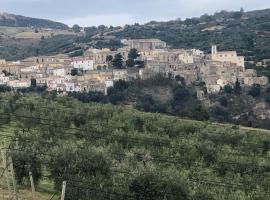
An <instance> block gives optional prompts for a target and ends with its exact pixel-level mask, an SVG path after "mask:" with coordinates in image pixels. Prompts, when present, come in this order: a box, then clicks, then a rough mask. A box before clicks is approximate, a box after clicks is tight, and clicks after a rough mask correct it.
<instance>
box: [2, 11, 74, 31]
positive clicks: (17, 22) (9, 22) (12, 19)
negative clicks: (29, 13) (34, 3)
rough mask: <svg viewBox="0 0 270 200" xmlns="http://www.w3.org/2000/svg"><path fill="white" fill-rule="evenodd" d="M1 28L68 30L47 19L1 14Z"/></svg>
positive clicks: (65, 26)
mask: <svg viewBox="0 0 270 200" xmlns="http://www.w3.org/2000/svg"><path fill="white" fill-rule="evenodd" d="M0 26H7V27H34V28H52V29H68V28H69V27H68V26H67V25H66V24H63V23H60V22H54V21H51V20H46V19H37V18H31V17H24V16H21V15H14V14H9V13H0Z"/></svg>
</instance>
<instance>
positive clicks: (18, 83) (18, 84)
mask: <svg viewBox="0 0 270 200" xmlns="http://www.w3.org/2000/svg"><path fill="white" fill-rule="evenodd" d="M7 85H8V86H9V87H12V88H28V87H31V80H30V79H20V80H11V81H8V82H7Z"/></svg>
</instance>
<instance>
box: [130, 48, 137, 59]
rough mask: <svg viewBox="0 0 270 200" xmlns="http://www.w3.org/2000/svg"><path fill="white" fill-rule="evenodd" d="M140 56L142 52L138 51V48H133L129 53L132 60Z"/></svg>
mask: <svg viewBox="0 0 270 200" xmlns="http://www.w3.org/2000/svg"><path fill="white" fill-rule="evenodd" d="M138 57H140V54H139V53H138V50H137V49H131V50H130V52H129V54H128V58H129V59H131V60H135V59H137V58H138Z"/></svg>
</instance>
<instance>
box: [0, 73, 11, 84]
mask: <svg viewBox="0 0 270 200" xmlns="http://www.w3.org/2000/svg"><path fill="white" fill-rule="evenodd" d="M8 81H9V77H8V76H5V74H0V85H6V84H7V82H8Z"/></svg>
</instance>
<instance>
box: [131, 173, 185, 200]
mask: <svg viewBox="0 0 270 200" xmlns="http://www.w3.org/2000/svg"><path fill="white" fill-rule="evenodd" d="M129 190H130V192H132V193H133V194H134V195H135V199H136V200H163V199H170V200H187V199H188V193H187V191H186V189H185V188H184V187H183V186H182V185H180V184H179V183H177V182H176V181H168V180H162V179H161V178H159V177H158V176H157V175H156V174H154V173H152V172H147V173H145V174H142V175H139V176H137V177H136V178H135V179H134V180H133V181H132V182H131V184H130V186H129Z"/></svg>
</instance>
